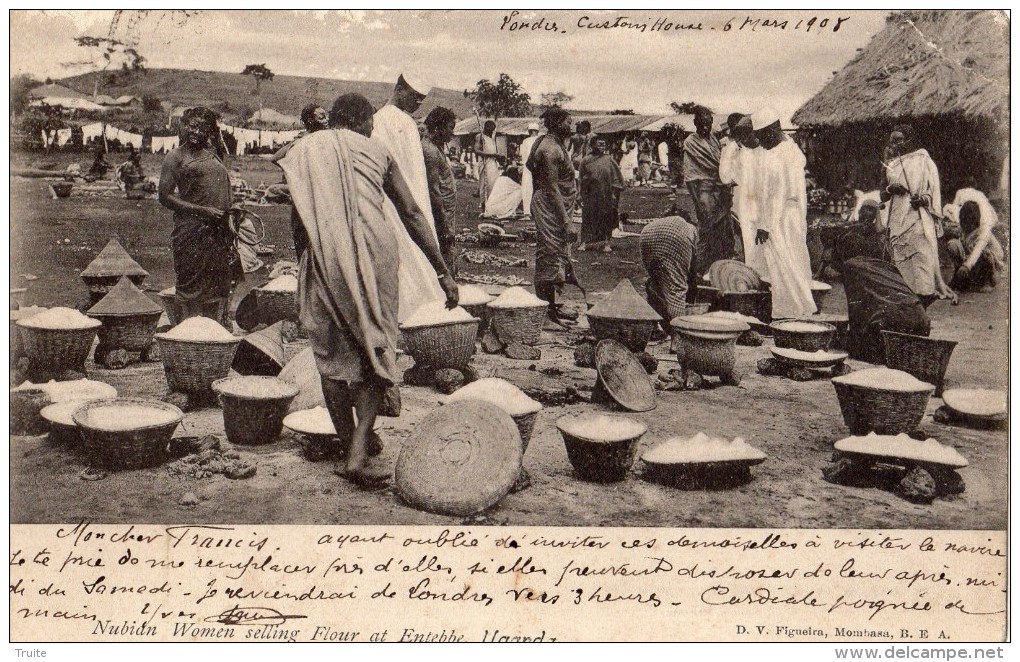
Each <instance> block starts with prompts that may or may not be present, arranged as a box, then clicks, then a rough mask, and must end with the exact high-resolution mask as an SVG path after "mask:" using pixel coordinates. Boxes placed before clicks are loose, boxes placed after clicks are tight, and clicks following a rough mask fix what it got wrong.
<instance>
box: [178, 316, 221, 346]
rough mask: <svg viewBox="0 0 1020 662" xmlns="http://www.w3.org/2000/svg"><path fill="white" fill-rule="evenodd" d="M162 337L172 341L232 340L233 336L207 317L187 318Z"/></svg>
mask: <svg viewBox="0 0 1020 662" xmlns="http://www.w3.org/2000/svg"><path fill="white" fill-rule="evenodd" d="M164 335H165V336H166V337H167V338H172V339H173V340H219V341H227V340H234V334H232V333H231V332H230V331H227V330H226V329H224V328H223V326H222V325H221V324H220V323H219V322H217V321H215V320H211V319H209V318H208V317H189V318H188V319H186V320H184V321H183V322H181V323H180V324H178V325H177V326H175V327H174V328H172V329H170V330H169V331H167V332H166V334H164Z"/></svg>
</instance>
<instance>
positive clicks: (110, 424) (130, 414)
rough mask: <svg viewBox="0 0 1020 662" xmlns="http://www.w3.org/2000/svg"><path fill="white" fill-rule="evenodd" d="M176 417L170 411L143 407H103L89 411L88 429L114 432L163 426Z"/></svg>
mask: <svg viewBox="0 0 1020 662" xmlns="http://www.w3.org/2000/svg"><path fill="white" fill-rule="evenodd" d="M176 418H177V416H176V414H174V413H173V412H171V411H167V410H165V409H160V408H158V407H146V406H145V405H117V404H111V405H103V406H101V407H94V408H92V409H90V410H89V413H88V424H89V427H93V428H98V429H100V430H107V431H110V432H116V431H118V430H135V429H139V428H147V427H152V426H154V425H165V424H166V423H170V422H171V421H173V420H174V419H176Z"/></svg>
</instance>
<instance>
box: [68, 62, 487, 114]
mask: <svg viewBox="0 0 1020 662" xmlns="http://www.w3.org/2000/svg"><path fill="white" fill-rule="evenodd" d="M95 76H96V74H94V73H93V74H81V75H78V76H71V77H68V78H64V79H62V80H60V83H61V84H62V85H66V86H67V87H70V88H72V89H75V90H78V91H80V92H83V93H85V94H89V95H91V94H92V89H93V85H94V84H95ZM254 88H255V81H254V80H253V79H252V77H251V76H242V75H241V74H239V73H237V74H231V73H225V72H221V71H192V70H185V69H149V70H147V71H144V72H141V73H132V74H121V73H118V75H117V80H116V81H114V82H113V83H107V84H106V85H104V86H103V87H102V88H101V90H100V93H101V94H107V95H110V96H114V97H117V96H121V95H124V94H129V95H132V96H136V97H144V96H153V97H157V98H159V99H160V100H161V101H163V102H164V103H166V104H168V105H170V106H192V105H195V106H197V105H202V106H208V107H210V108H213V109H215V110H217V111H218V112H220V113H222V114H223V115H224V116H226V117H230V116H232V115H235V114H237V113H239V112H240V111H241V110H242V109H257V108H258V99H257V98H256V97H255V96H253V95H252V90H253V89H254ZM392 91H393V83H378V82H368V81H355V80H336V79H332V78H312V77H305V76H283V75H280V74H277V75H276V76H275V77H274V78H273V80H272V81H269V82H267V83H263V85H262V103H263V105H264V106H265V107H266V108H273V109H275V110H278V111H280V112H281V113H284V114H286V115H298V114H299V113H300V112H301V109H302V108H303V107H304V106H305V105H306V104H308V103H311V102H313V101H314V102H317V103H319V104H321V105H323V106H325V107H326V108H327V109H328V108H329V106H330V105H331V104H332V103H333V100H334V99H336V98H337V97H338V96H340V95H341V94H345V93H347V92H358V93H360V94H363V95H365V97H367V98H368V100H369V101H371V102H372V105H373V106H375V107H376V108H378V107H380V106H382V105H383V104H385V103H386V102H387V101H388V100H389V98H390V93H391V92H392ZM435 106H446V107H447V108H450V109H451V110H453V112H454V113H456V115H457V117H458V119H462V118H465V117H472V116H473V115H474V111H473V110H472V105H471V102H470V101H468V100H467V99H465V98H464V95H463V92H462V91H460V90H449V89H440V88H436V89H433V90H432V92H430V93H429V96H428V98H426V99H425V103H423V104H422V107H421V108H420V109H419V110H418V112H417V113H416V116H419V117H424V116H425V115H426V114H428V112H429V111H430V110H431V109H432V108H434V107H435Z"/></svg>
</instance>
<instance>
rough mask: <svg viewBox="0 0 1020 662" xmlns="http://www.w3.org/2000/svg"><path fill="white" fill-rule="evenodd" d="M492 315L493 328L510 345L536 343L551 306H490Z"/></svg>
mask: <svg viewBox="0 0 1020 662" xmlns="http://www.w3.org/2000/svg"><path fill="white" fill-rule="evenodd" d="M489 311H490V314H491V315H492V328H493V329H494V330H495V331H496V335H497V336H499V339H500V340H501V341H502V342H503V343H505V344H507V345H509V344H510V343H512V342H519V343H521V344H522V345H535V344H537V343H538V339H539V337H540V336H541V335H542V322H543V321H545V316H546V314H547V313H548V311H549V308H548V307H547V306H546V305H545V304H543V305H541V306H529V307H528V308H502V307H500V308H494V307H492V306H489Z"/></svg>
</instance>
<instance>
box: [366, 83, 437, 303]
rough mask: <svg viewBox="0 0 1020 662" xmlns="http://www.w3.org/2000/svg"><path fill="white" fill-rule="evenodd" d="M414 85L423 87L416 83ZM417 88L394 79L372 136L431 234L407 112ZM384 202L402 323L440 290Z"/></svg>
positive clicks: (417, 140) (414, 105)
mask: <svg viewBox="0 0 1020 662" xmlns="http://www.w3.org/2000/svg"><path fill="white" fill-rule="evenodd" d="M418 88H424V86H423V85H419V86H418ZM418 88H416V87H414V85H413V84H412V83H409V82H408V80H407V79H406V78H405V77H404V76H403V75H401V76H400V77H399V78H398V79H397V84H396V85H395V86H394V88H393V96H392V97H391V98H390V101H389V103H388V104H386V105H385V106H383V107H382V108H380V109H379V110H377V111H376V113H375V118H374V124H375V126H374V128H373V130H372V138H373V139H375V140H378V141H379V142H381V143H382V144H383V145H385V146H386V149H387V150H389V152H390V156H392V157H393V160H394V161H395V162H396V163H397V165H398V166H399V167H400V172H401V173H402V174H403V176H404V180H405V181H406V182H407V186H408V188H409V189H411V194H412V195H413V196H414V201H415V203H417V205H418V208H419V209H421V210H422V213H423V214H424V215H425V218H426V220H427V221H428V224H429V227H430V228H433V230H432V231H433V233H435V223H434V221H433V219H432V206H431V203H430V201H429V185H428V179H427V178H426V176H425V157H424V155H423V153H422V149H421V137H420V136H419V134H418V125H417V123H415V121H414V118H412V117H411V113H413V112H415V111H416V110H418V108H419V107H420V106H421V103H422V101H423V100H424V99H425V97H426V96H427V95H428V91H429V90H428V88H426V89H424V91H423V90H422V89H418ZM385 204H386V209H385V212H386V220H387V221H388V222H389V223H390V224H392V226H393V227H394V228H395V229H396V230H397V232H396V236H397V244H398V250H399V251H400V270H399V273H398V279H399V285H398V291H399V296H400V303H399V306H398V313H397V317H398V319H399V320H400V321H401V322H403V321H404V320H406V319H407V318H409V317H410V316H411V315H413V314H414V311H415V310H417V309H418V307H419V306H421V305H422V304H425V303H429V302H431V301H436V300H437V299H441V298H442V297H443V292H442V290H441V289H440V287H439V283H438V280H437V277H436V272H435V270H434V269H433V268H432V266H431V265H430V264H429V262H428V260H427V259H426V258H425V254H424V253H422V251H421V249H420V248H418V246H417V245H416V244H415V243H414V242H413V241H411V237H409V236H408V234H407V232H406V231H404V230H403V226H402V224H401V222H400V217H399V216H398V214H397V210H396V207H394V206H393V204H392V202H391V201H389V200H388V199H387V201H386V203H385Z"/></svg>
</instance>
